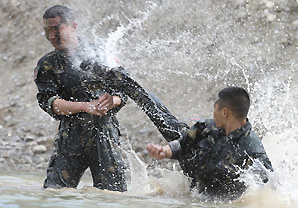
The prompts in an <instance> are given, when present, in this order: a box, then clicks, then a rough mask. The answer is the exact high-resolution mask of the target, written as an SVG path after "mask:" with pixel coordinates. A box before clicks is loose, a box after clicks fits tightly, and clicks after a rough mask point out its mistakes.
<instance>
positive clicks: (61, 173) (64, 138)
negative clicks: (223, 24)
mask: <svg viewBox="0 0 298 208" xmlns="http://www.w3.org/2000/svg"><path fill="white" fill-rule="evenodd" d="M96 123H97V122H95V123H94V122H93V121H92V122H90V121H89V122H85V123H83V124H82V123H81V122H78V123H77V122H73V121H71V120H70V121H62V122H61V124H60V128H59V132H58V134H57V135H56V139H55V150H54V152H53V154H52V156H51V159H50V163H49V167H48V169H47V178H46V179H45V181H44V188H62V187H70V188H76V187H77V185H78V183H79V182H80V179H81V177H82V176H83V174H84V172H85V170H86V169H87V168H90V171H91V174H92V178H93V186H94V187H97V188H99V189H107V190H111V191H121V192H123V191H126V190H127V187H126V182H125V176H124V167H125V165H124V162H123V160H122V155H121V150H120V147H119V130H118V129H117V128H116V127H115V125H114V123H113V122H106V123H105V124H104V125H102V120H101V121H100V119H99V122H98V125H96Z"/></svg>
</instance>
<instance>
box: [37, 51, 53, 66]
mask: <svg viewBox="0 0 298 208" xmlns="http://www.w3.org/2000/svg"><path fill="white" fill-rule="evenodd" d="M55 59H56V52H55V51H51V52H49V53H47V54H46V55H44V56H43V57H41V58H40V59H39V61H38V63H37V64H38V65H39V66H43V65H49V64H52V63H53V62H54V61H55Z"/></svg>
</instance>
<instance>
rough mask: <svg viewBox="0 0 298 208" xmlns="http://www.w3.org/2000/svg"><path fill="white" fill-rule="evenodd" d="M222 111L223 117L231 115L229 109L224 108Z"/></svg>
mask: <svg viewBox="0 0 298 208" xmlns="http://www.w3.org/2000/svg"><path fill="white" fill-rule="evenodd" d="M222 110H223V111H222V112H223V116H224V117H227V116H228V114H229V109H227V108H223V109H222Z"/></svg>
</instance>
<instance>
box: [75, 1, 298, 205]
mask: <svg viewBox="0 0 298 208" xmlns="http://www.w3.org/2000/svg"><path fill="white" fill-rule="evenodd" d="M152 2H153V3H152ZM98 4H99V3H96V1H94V2H84V5H86V6H85V11H84V14H87V15H85V16H84V17H82V16H81V17H79V20H80V21H81V22H82V23H84V25H85V26H86V28H84V30H85V31H88V32H89V33H90V31H91V36H93V38H95V40H96V41H97V42H98V43H100V44H102V45H103V46H104V48H105V50H106V56H107V57H108V60H109V61H108V62H109V64H111V65H112V64H113V57H116V58H117V59H119V60H120V64H121V65H122V66H124V67H125V68H127V69H128V71H129V73H130V74H131V75H132V76H133V77H134V78H135V79H136V80H137V81H139V83H140V84H141V85H142V86H144V87H145V88H146V89H150V91H152V92H153V93H154V94H156V95H157V96H158V97H159V98H160V99H161V100H162V101H163V102H164V103H165V104H166V106H168V107H169V109H170V110H171V112H172V113H174V115H175V116H177V118H179V119H181V120H183V119H185V118H187V117H190V116H194V115H195V116H208V117H209V116H210V117H211V112H212V103H213V102H214V100H215V99H216V94H217V92H218V91H219V90H220V89H222V88H223V87H225V86H227V85H237V86H242V87H244V88H246V89H247V90H248V91H249V92H250V94H251V98H252V106H251V110H250V113H249V119H250V121H251V122H252V124H253V126H254V128H255V130H256V131H257V133H258V134H260V136H261V137H262V139H263V143H264V146H265V149H266V151H267V153H268V155H269V157H270V158H271V161H272V163H273V167H274V169H275V172H274V174H272V176H271V180H272V182H271V184H269V185H268V186H267V185H266V186H265V187H264V188H260V189H258V188H256V189H250V190H249V191H248V192H247V195H245V196H244V197H246V198H245V199H243V200H244V201H245V200H248V201H249V199H248V198H250V197H251V198H252V199H255V200H260V197H261V198H262V197H264V198H266V197H267V198H268V199H272V200H273V201H274V198H276V200H275V202H276V204H280V203H279V202H278V201H283V200H284V201H286V204H287V203H289V204H291V203H292V204H294V202H295V201H297V198H296V196H297V195H298V189H297V188H296V187H297V177H296V176H295V175H297V171H296V170H297V167H298V162H297V159H296V158H297V153H296V151H295V149H296V148H295V147H297V145H298V144H297V141H298V138H297V125H296V123H297V117H298V112H297V108H298V102H297V100H298V99H297V98H298V94H297V92H296V91H297V90H296V89H297V87H298V78H297V68H298V63H297V58H296V54H297V35H296V34H297V19H298V17H297V2H294V1H290V0H284V1H277V0H271V1H268V0H262V1H255V0H249V1H244V0H237V1H228V0H226V1H220V2H219V1H204V0H199V1H187V2H185V1H184V2H181V1H178V0H174V1H170V2H168V1H166V2H162V1H139V2H134V3H132V2H127V3H124V2H121V1H119V2H118V1H116V2H113V4H114V5H112V4H106V5H104V6H103V7H100V6H99V5H98ZM78 5H82V3H79V2H73V3H72V7H73V8H74V10H75V9H77V11H80V10H82V9H83V8H78ZM97 8H101V10H100V11H99V10H98V9H97ZM87 19H92V20H87ZM98 19H99V20H98ZM83 32H84V31H83ZM130 114H132V115H135V114H136V112H135V109H134V110H131V112H130ZM130 122H131V119H130V118H127V119H121V124H122V125H124V127H125V128H127V131H128V132H130V131H133V130H134V129H135V128H139V126H140V125H144V122H137V123H135V124H134V125H128V124H129V123H130ZM145 124H146V123H145ZM141 139H142V138H141V136H140V140H141ZM152 139H153V138H152ZM144 147H145V144H144V145H143V148H144ZM134 157H135V155H134V156H131V157H130V160H131V163H134V162H133V160H135V161H138V159H133V158H134ZM138 162H139V165H136V170H133V171H134V172H135V173H136V175H134V177H138V176H137V175H138V174H137V172H140V174H139V175H140V176H141V177H143V178H144V179H146V180H147V181H148V180H149V181H150V178H148V176H147V177H145V176H146V174H147V173H146V171H145V169H144V168H145V164H142V161H138ZM136 164H137V163H136ZM140 164H142V165H140ZM137 167H138V168H137ZM139 168H140V169H139ZM138 170H139V171H138ZM169 178H172V177H169ZM146 180H145V181H146ZM133 183H140V182H138V181H135V182H133ZM164 183H166V182H164ZM161 184H163V182H161ZM169 184H170V186H171V185H172V186H174V184H171V183H170V182H169ZM255 185H256V186H255V187H258V186H257V183H255ZM271 185H272V186H273V187H274V188H272V187H271ZM251 187H254V186H253V184H252V185H251ZM260 193H261V194H260ZM259 194H260V195H261V196H258V195H259ZM268 195H269V196H268ZM276 195H278V196H279V197H275V196H276ZM261 201H262V200H261ZM239 203H240V204H241V202H239ZM268 203H269V201H267V204H268ZM281 203H283V202H281Z"/></svg>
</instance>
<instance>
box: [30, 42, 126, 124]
mask: <svg viewBox="0 0 298 208" xmlns="http://www.w3.org/2000/svg"><path fill="white" fill-rule="evenodd" d="M94 48H95V47H94V46H92V45H90V44H89V45H88V44H85V43H82V42H81V45H80V46H79V47H78V50H77V51H76V52H75V53H74V55H73V56H72V57H70V56H67V55H66V54H65V53H63V52H61V51H56V50H55V51H52V52H50V53H48V54H47V55H45V56H44V57H43V58H41V59H40V60H39V62H38V64H37V67H36V68H35V83H36V85H37V88H38V91H39V92H38V93H37V100H38V103H39V105H40V107H41V108H42V109H43V110H44V111H45V112H47V113H48V114H49V115H51V116H52V117H54V118H56V119H59V120H62V119H65V117H67V116H61V115H56V114H53V112H52V109H51V105H52V102H53V101H54V100H55V99H56V98H61V99H64V100H68V101H75V102H77V101H91V100H94V99H96V98H97V97H98V96H99V95H101V94H103V93H104V92H107V93H110V94H111V95H117V96H119V97H120V98H121V100H122V103H121V105H120V106H118V107H117V108H114V109H112V110H110V111H109V115H111V114H114V113H116V112H118V111H119V109H120V108H122V107H123V105H125V103H126V101H127V97H126V96H125V95H123V94H122V93H119V92H115V91H114V90H112V89H109V88H105V89H102V90H97V91H90V90H88V89H87V88H86V87H84V84H82V82H83V80H81V77H82V75H83V72H82V71H81V70H80V68H79V65H80V63H81V62H82V61H84V60H87V59H91V58H93V59H95V60H97V61H99V62H103V58H101V57H100V56H99V55H98V54H100V52H99V51H95V50H94ZM80 114H82V113H79V114H77V115H76V116H77V117H80ZM70 117H72V116H70Z"/></svg>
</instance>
